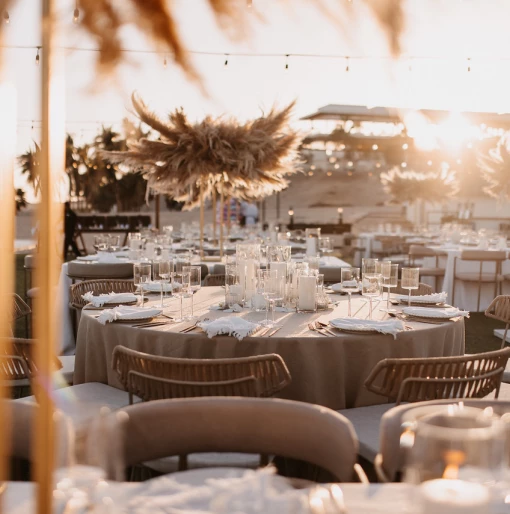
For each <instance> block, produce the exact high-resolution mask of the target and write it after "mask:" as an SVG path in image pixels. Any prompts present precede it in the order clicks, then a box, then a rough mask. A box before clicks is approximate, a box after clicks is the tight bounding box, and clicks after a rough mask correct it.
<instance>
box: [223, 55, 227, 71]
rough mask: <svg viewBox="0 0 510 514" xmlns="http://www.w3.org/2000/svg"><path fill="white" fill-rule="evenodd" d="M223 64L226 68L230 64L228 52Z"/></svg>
mask: <svg viewBox="0 0 510 514" xmlns="http://www.w3.org/2000/svg"><path fill="white" fill-rule="evenodd" d="M223 66H224V67H225V68H226V67H227V66H228V54H225V64H223Z"/></svg>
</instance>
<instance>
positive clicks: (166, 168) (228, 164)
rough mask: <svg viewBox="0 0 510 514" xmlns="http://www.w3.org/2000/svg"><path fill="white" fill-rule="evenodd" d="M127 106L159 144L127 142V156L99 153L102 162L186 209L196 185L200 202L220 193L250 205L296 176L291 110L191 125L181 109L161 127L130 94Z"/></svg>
mask: <svg viewBox="0 0 510 514" xmlns="http://www.w3.org/2000/svg"><path fill="white" fill-rule="evenodd" d="M132 101H133V106H134V109H135V111H136V114H137V115H138V117H139V119H140V121H142V122H143V123H145V124H146V125H148V126H149V127H151V129H153V130H154V131H155V132H157V133H159V135H160V139H159V140H152V139H148V138H141V139H140V140H139V141H132V142H128V147H129V149H128V151H124V152H105V153H104V156H105V158H107V159H108V160H110V162H112V163H120V164H123V165H126V166H128V167H131V166H135V167H138V168H142V169H143V170H144V172H145V175H146V178H147V181H148V187H149V188H151V189H152V190H154V191H155V192H158V193H163V194H171V195H172V196H173V197H174V198H175V199H176V200H178V201H181V202H184V203H185V206H186V208H192V207H194V206H196V205H197V203H198V201H199V196H200V186H201V184H202V193H203V194H204V195H205V196H207V195H209V194H210V193H211V192H212V188H216V189H217V190H218V191H219V190H220V188H223V192H224V193H225V195H226V196H229V197H235V198H242V199H250V200H254V199H257V198H261V197H264V196H268V195H270V194H273V193H274V192H277V191H281V190H282V189H284V188H285V187H287V185H288V182H287V179H286V178H285V177H286V176H288V175H290V174H293V173H296V171H297V170H298V163H299V161H298V159H297V150H298V146H299V143H300V139H299V137H298V134H297V132H296V131H294V130H292V129H291V128H289V126H288V122H289V118H290V114H291V111H292V108H293V106H294V104H290V105H288V106H287V107H285V108H284V109H282V110H280V111H277V110H275V109H272V110H271V111H270V112H269V113H268V114H267V115H265V116H261V117H259V118H257V119H255V120H252V121H248V122H245V123H240V122H239V121H237V120H236V119H233V118H223V117H220V118H212V117H210V116H208V117H206V118H205V119H203V120H202V121H200V122H197V123H192V122H190V121H189V120H188V118H187V116H186V114H185V113H184V111H183V110H182V109H178V110H176V111H174V112H172V113H170V114H169V116H168V120H167V121H163V120H161V119H160V118H159V117H158V116H157V115H156V114H154V113H153V112H152V111H151V110H150V109H149V108H148V107H147V106H146V105H145V103H144V102H143V101H142V100H140V99H139V98H138V97H137V96H136V95H135V94H133V96H132Z"/></svg>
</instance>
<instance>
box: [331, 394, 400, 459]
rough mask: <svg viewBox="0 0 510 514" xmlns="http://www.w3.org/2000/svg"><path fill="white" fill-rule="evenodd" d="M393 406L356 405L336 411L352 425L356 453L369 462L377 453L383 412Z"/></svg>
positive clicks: (384, 404)
mask: <svg viewBox="0 0 510 514" xmlns="http://www.w3.org/2000/svg"><path fill="white" fill-rule="evenodd" d="M393 407H395V404H394V403H383V404H381V405H370V406H369V407H357V408H355V409H344V410H340V411H338V412H339V414H342V416H345V417H346V418H347V419H348V420H349V421H350V422H351V423H352V424H353V426H354V430H355V431H356V435H357V436H358V441H359V449H358V454H359V455H361V456H362V457H363V458H365V459H367V460H368V461H369V462H374V460H375V456H376V455H377V454H378V453H379V425H380V422H381V418H382V416H383V414H384V413H385V412H388V411H389V410H390V409H392V408H393Z"/></svg>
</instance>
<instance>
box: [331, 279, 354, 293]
mask: <svg viewBox="0 0 510 514" xmlns="http://www.w3.org/2000/svg"><path fill="white" fill-rule="evenodd" d="M355 282H356V281H355V280H348V281H347V284H349V285H351V286H353V287H355V286H356V284H355ZM358 287H359V288H360V289H361V284H358ZM329 288H330V289H331V290H332V291H335V292H336V293H343V292H344V286H343V285H342V282H339V283H338V284H332V285H330V286H329Z"/></svg>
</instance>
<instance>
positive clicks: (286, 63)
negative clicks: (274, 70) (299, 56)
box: [285, 54, 289, 71]
mask: <svg viewBox="0 0 510 514" xmlns="http://www.w3.org/2000/svg"><path fill="white" fill-rule="evenodd" d="M285 71H289V54H287V55H286V56H285Z"/></svg>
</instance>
